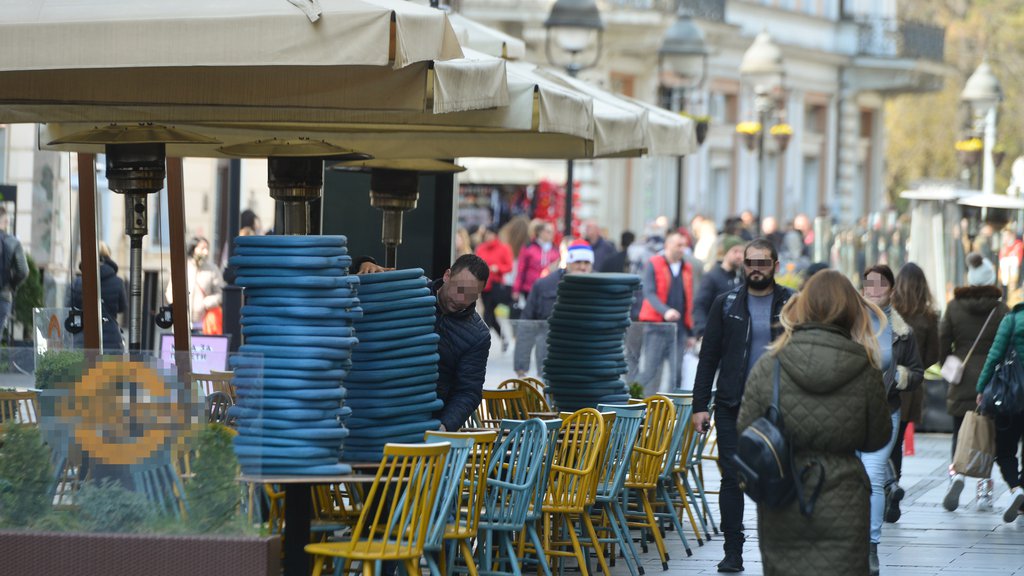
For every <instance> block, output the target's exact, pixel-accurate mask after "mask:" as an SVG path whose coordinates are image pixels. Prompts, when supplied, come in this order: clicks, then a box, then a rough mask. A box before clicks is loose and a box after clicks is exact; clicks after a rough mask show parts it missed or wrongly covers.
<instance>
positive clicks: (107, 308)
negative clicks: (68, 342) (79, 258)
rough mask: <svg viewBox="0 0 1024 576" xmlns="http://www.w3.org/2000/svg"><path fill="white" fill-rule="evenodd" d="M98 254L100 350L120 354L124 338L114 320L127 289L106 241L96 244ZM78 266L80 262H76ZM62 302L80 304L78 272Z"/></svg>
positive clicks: (125, 303) (121, 309)
mask: <svg viewBox="0 0 1024 576" xmlns="http://www.w3.org/2000/svg"><path fill="white" fill-rule="evenodd" d="M99 257H100V261H99V264H100V313H101V317H102V322H103V329H102V330H101V333H102V335H103V353H104V354H122V353H123V352H124V340H123V339H122V337H121V328H120V326H119V325H118V323H117V315H118V314H121V313H123V312H125V311H127V310H128V293H127V291H126V290H125V288H124V280H122V279H121V278H119V277H118V276H117V263H116V262H114V260H113V259H112V258H111V257H110V248H108V247H107V245H106V243H104V242H100V244H99ZM79 268H81V264H79ZM66 304H67V305H68V306H70V307H73V308H79V309H81V308H82V304H83V301H82V276H81V275H78V276H77V277H76V278H75V281H74V282H72V283H71V290H69V291H68V295H67V302H66ZM81 341H82V334H76V335H75V342H76V343H81Z"/></svg>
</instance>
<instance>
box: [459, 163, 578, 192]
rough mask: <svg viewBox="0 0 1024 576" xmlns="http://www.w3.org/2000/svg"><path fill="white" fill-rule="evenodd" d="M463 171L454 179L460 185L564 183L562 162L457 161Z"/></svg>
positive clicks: (563, 165) (563, 164)
mask: <svg viewBox="0 0 1024 576" xmlns="http://www.w3.org/2000/svg"><path fill="white" fill-rule="evenodd" d="M459 164H460V165H462V166H465V167H466V171H465V172H462V173H460V174H457V175H456V179H457V180H458V181H459V183H460V184H514V185H519V186H530V185H533V184H537V183H538V182H540V181H541V180H551V181H553V182H563V181H565V162H564V161H559V160H520V159H516V158H459Z"/></svg>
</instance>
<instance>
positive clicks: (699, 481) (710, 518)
mask: <svg viewBox="0 0 1024 576" xmlns="http://www.w3.org/2000/svg"><path fill="white" fill-rule="evenodd" d="M693 482H694V485H695V486H696V488H697V493H698V494H700V501H701V505H702V507H703V509H704V510H703V512H702V515H703V516H704V518H705V519H706V520H707V522H708V523H709V524H711V530H712V531H713V532H714V533H715V535H716V536H717V535H718V526H717V525H716V524H715V515H714V514H713V513H712V512H711V505H710V504H708V497H707V492H706V491H705V490H704V472H703V470H701V473H700V474H699V475H694V478H693ZM708 539H709V540H710V539H711V537H710V536H708Z"/></svg>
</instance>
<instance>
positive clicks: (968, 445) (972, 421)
mask: <svg viewBox="0 0 1024 576" xmlns="http://www.w3.org/2000/svg"><path fill="white" fill-rule="evenodd" d="M995 458H996V425H995V422H993V421H992V419H991V418H989V417H988V416H985V415H983V414H980V413H979V412H975V411H971V412H968V413H967V414H965V415H964V423H963V424H961V425H960V433H959V436H958V437H957V440H956V452H955V453H954V454H953V470H955V471H956V472H957V473H959V474H963V475H964V476H970V477H972V478H988V477H989V476H990V475H991V473H992V464H993V463H994V462H995Z"/></svg>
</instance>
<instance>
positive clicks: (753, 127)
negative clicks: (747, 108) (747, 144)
mask: <svg viewBox="0 0 1024 576" xmlns="http://www.w3.org/2000/svg"><path fill="white" fill-rule="evenodd" d="M736 131H737V132H739V133H740V134H749V135H753V134H757V133H758V132H760V131H761V123H760V122H740V123H739V124H737V125H736Z"/></svg>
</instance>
